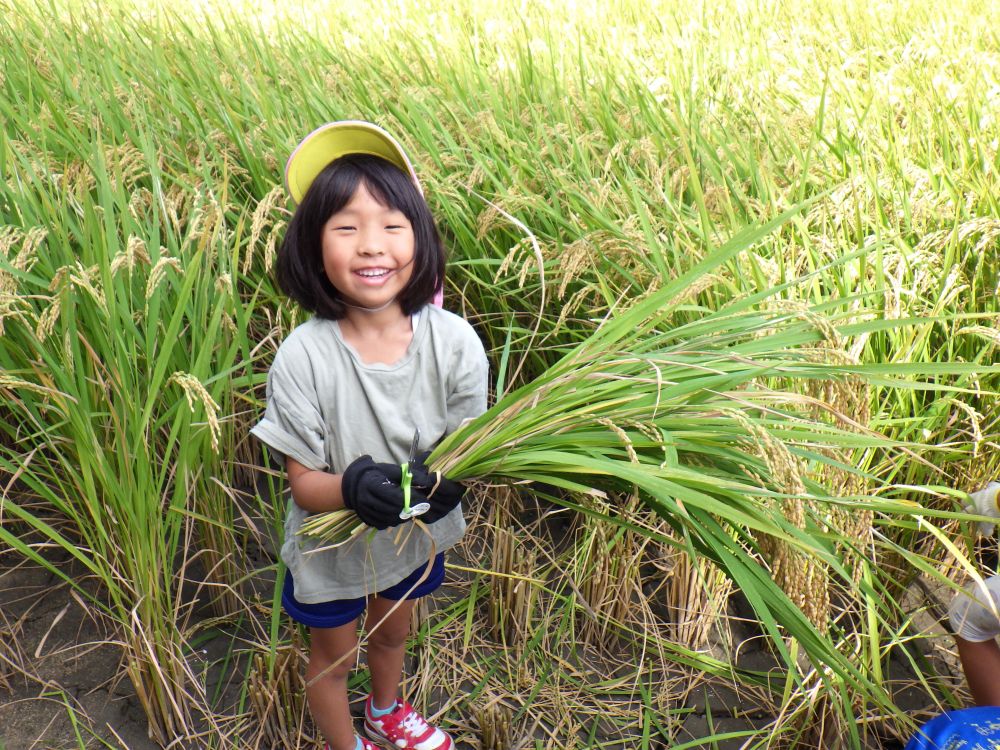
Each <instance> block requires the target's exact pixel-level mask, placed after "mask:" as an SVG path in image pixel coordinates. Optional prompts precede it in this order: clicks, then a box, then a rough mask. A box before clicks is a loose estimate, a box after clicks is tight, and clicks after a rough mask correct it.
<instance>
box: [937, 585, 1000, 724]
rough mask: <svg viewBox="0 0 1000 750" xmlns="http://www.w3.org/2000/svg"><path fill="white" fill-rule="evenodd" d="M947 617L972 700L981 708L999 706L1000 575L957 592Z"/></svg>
mask: <svg viewBox="0 0 1000 750" xmlns="http://www.w3.org/2000/svg"><path fill="white" fill-rule="evenodd" d="M948 615H949V618H950V619H951V626H952V629H953V630H954V631H955V643H956V644H957V645H958V656H959V658H960V659H961V660H962V670H963V671H964V672H965V679H966V680H968V682H969V690H970V691H971V692H972V699H973V700H974V701H975V702H976V705H978V706H1000V645H998V644H997V636H1000V576H993V577H991V578H987V579H986V580H985V581H984V585H983V586H980V585H979V583H978V582H976V581H973V582H972V583H971V584H969V585H968V586H967V587H966V588H965V589H964V590H963V591H960V592H958V594H956V595H955V599H954V601H952V604H951V608H950V609H949V612H948Z"/></svg>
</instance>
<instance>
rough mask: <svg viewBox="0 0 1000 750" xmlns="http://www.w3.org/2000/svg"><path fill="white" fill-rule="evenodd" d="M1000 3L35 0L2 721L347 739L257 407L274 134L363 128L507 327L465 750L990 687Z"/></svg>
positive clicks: (469, 458) (677, 742) (0, 636)
mask: <svg viewBox="0 0 1000 750" xmlns="http://www.w3.org/2000/svg"><path fill="white" fill-rule="evenodd" d="M998 11H1000V6H997V4H996V3H994V2H991V1H989V0H988V1H987V2H982V0H976V1H973V0H947V1H946V2H939V1H935V2H931V0H912V1H911V2H863V1H862V0H847V1H846V2H843V3H833V4H830V3H825V2H819V1H818V0H802V1H801V2H791V1H788V2H780V1H777V0H775V1H773V2H769V1H767V0H760V1H758V2H751V1H749V0H747V1H744V0H720V1H719V2H714V3H701V2H695V3H680V2H674V1H672V0H663V1H662V2H637V1H636V0H621V1H620V2H595V1H590V2H586V1H584V2H577V3H552V2H541V1H539V2H523V3H519V4H511V3H499V2H495V1H494V0H479V1H477V2H470V1H469V0H457V1H456V2H453V3H448V4H445V3H436V2H402V3H396V2H383V1H382V0H372V1H371V2H368V3H364V4H347V3H344V4H336V3H332V4H322V3H316V2H311V0H303V1H302V2H297V3H287V4H271V3H267V2H249V1H248V2H240V3H232V4H231V3H217V4H210V3H193V2H191V1H190V0H175V1H174V2H171V3H143V4H132V3H125V2H122V1H121V0H112V1H110V2H101V3H98V2H71V1H70V0H50V1H49V2H41V1H36V0H0V334H2V335H0V415H2V418H0V493H2V494H0V602H2V608H0V748H3V750H22V748H29V747H31V748H36V747H37V748H43V747H44V748H159V747H162V748H244V747H252V748H261V749H263V748H283V749H285V748H287V749H288V750H291V749H293V748H296V749H297V748H302V749H304V748H310V749H311V748H320V747H322V742H321V740H320V739H319V738H318V737H317V735H316V732H315V730H314V728H313V726H312V723H311V721H310V719H309V717H308V711H307V709H306V706H305V700H304V685H303V679H302V676H301V675H302V672H303V666H304V659H305V653H306V652H305V650H304V648H305V647H304V634H303V633H301V632H299V631H298V630H296V629H295V628H294V627H293V626H292V624H291V623H290V622H289V621H288V620H287V619H285V618H284V617H283V616H282V614H281V611H280V607H279V606H278V605H277V600H278V595H277V594H276V591H275V587H274V581H275V579H276V577H280V576H281V575H283V570H281V569H280V563H279V562H278V560H277V557H276V555H275V550H276V549H277V547H278V546H280V539H281V521H282V516H283V509H284V503H285V495H284V487H283V483H282V477H281V475H280V473H279V472H277V471H276V469H275V468H274V466H273V464H272V463H271V462H270V460H269V458H268V457H267V455H266V453H265V451H264V450H263V449H262V447H261V446H260V445H259V444H257V443H255V442H254V441H253V440H252V439H251V438H250V437H249V435H248V429H249V427H250V426H251V425H252V424H253V423H254V422H255V420H256V419H257V418H258V415H259V414H260V412H261V410H262V406H263V403H262V402H263V397H264V378H265V375H266V372H267V368H268V366H269V364H270V361H271V358H272V356H273V354H274V352H275V350H276V348H277V346H278V345H279V343H280V342H281V340H282V338H283V337H284V336H285V335H286V334H287V333H288V332H289V331H290V330H291V329H292V328H293V327H294V326H295V325H296V324H297V323H298V322H301V321H302V320H304V316H303V313H302V312H301V311H299V310H297V309H295V308H294V307H293V306H292V305H290V304H289V303H288V302H287V301H285V300H284V299H282V297H281V296H280V295H279V293H278V292H277V290H276V287H275V284H274V281H273V278H272V275H271V270H272V267H273V263H274V258H275V253H276V248H277V247H278V246H279V244H280V242H281V238H282V235H283V231H284V228H285V226H286V224H287V221H288V219H289V216H290V213H289V211H290V205H289V202H288V200H287V199H286V196H285V194H284V191H283V187H282V169H283V165H284V161H285V159H286V158H287V155H288V154H289V153H290V151H291V149H292V148H293V147H294V146H295V144H296V143H297V142H298V141H299V140H300V139H301V137H302V136H304V135H305V134H306V133H308V132H309V131H311V130H312V129H313V128H315V127H316V126H318V125H320V124H322V123H324V122H328V121H331V120H336V119H365V120H371V121H374V122H376V123H378V124H380V125H382V126H383V127H385V128H387V129H388V130H389V131H390V132H392V133H394V134H396V135H397V136H398V137H399V139H400V140H401V141H402V143H403V144H404V145H405V147H406V148H407V149H408V151H409V152H410V154H411V155H412V156H413V157H414V160H415V161H416V163H417V170H418V172H419V175H420V178H421V180H422V182H423V185H424V188H425V191H426V194H427V197H428V200H429V203H430V205H431V207H432V209H433V211H434V213H435V216H436V217H437V219H438V222H439V225H440V228H441V230H442V233H443V235H444V238H445V242H446V245H447V248H448V252H449V254H450V263H449V271H448V280H447V286H446V293H445V306H446V307H447V308H448V309H451V310H453V311H455V312H458V313H460V314H462V315H464V316H465V317H466V318H467V319H468V320H470V321H471V322H472V323H473V324H474V326H475V327H476V329H477V331H478V332H479V333H480V335H481V337H482V339H483V341H484V343H485V345H486V348H487V351H488V353H489V355H490V362H491V386H492V393H491V404H495V405H494V406H493V407H492V408H491V410H490V411H489V412H488V413H487V415H485V416H484V417H483V418H481V419H479V420H476V421H474V422H472V423H471V424H468V425H466V426H464V427H463V428H461V429H460V430H459V431H458V432H457V433H455V434H454V435H453V436H451V438H450V439H449V440H448V441H446V443H445V444H443V445H441V446H440V447H439V448H438V450H437V451H436V452H435V454H434V461H435V462H436V465H438V466H441V467H445V468H446V470H447V471H448V472H449V474H450V475H453V476H458V477H463V478H466V479H469V480H470V481H472V482H473V489H472V491H471V492H470V493H469V495H468V496H467V497H468V498H469V499H468V501H467V503H466V505H467V509H466V515H467V518H468V519H469V524H470V529H469V533H468V534H467V536H466V539H465V540H464V541H463V543H462V544H461V545H460V546H459V547H458V548H456V550H455V551H454V553H453V554H452V555H451V557H450V558H449V565H450V567H449V569H448V577H447V582H446V586H445V587H444V588H443V589H442V593H441V595H440V596H436V597H435V598H434V600H433V601H431V602H425V603H422V604H421V605H420V607H419V608H418V609H419V610H420V611H419V615H420V621H419V628H418V630H417V635H416V637H415V639H414V640H413V643H412V646H411V647H410V649H409V652H408V662H407V670H406V671H407V677H406V682H405V684H404V692H405V693H406V695H407V697H408V698H409V699H410V700H411V701H412V702H413V703H414V704H415V705H417V706H418V707H420V708H422V709H423V710H424V711H425V713H426V714H427V715H428V716H429V717H430V718H433V719H435V720H436V721H438V722H440V723H441V725H442V726H444V727H446V728H448V729H449V731H450V732H451V733H452V734H453V736H454V737H455V738H456V740H457V742H458V746H459V747H460V748H463V749H465V748H470V749H471V748H476V749H478V750H511V749H514V748H518V749H524V750H529V749H530V750H550V749H551V750H555V749H557V748H558V749H560V750H563V749H570V748H573V749H582V748H608V749H621V750H624V749H625V748H629V749H632V748H643V749H644V750H653V749H656V748H668V747H669V748H693V747H720V748H722V747H725V748H736V747H748V748H755V747H806V748H808V747H845V748H882V747H887V748H891V747H901V744H902V743H904V742H905V739H906V738H907V737H908V735H909V734H910V733H911V732H912V731H913V728H914V727H915V726H916V725H917V724H919V722H921V721H922V720H924V719H926V718H927V717H929V716H930V715H933V714H934V713H937V712H939V711H941V710H943V709H945V708H948V707H958V706H962V705H966V704H967V703H968V702H969V696H968V693H967V690H966V688H965V685H964V682H963V680H962V678H961V673H960V672H959V671H958V670H957V668H956V662H955V658H954V654H953V644H952V642H951V639H950V637H949V636H948V635H947V633H946V630H945V628H944V626H943V623H942V622H941V619H942V617H943V615H944V611H945V609H946V607H947V603H948V602H949V600H950V598H951V595H952V591H953V590H954V589H955V588H956V587H957V586H960V585H963V584H964V583H965V582H966V581H967V580H968V578H969V577H970V576H973V575H987V574H990V573H992V572H995V571H996V568H997V543H996V539H995V538H990V539H985V538H984V539H977V538H976V537H975V535H974V528H975V524H974V523H973V522H972V519H970V518H969V517H968V516H967V515H966V514H965V513H964V512H963V511H962V507H963V505H964V504H965V502H967V497H966V494H965V493H967V492H969V491H971V490H974V489H976V488H977V487H978V486H981V485H982V484H984V483H985V481H986V480H987V479H989V478H991V477H994V476H996V475H997V474H998V472H1000V458H998V456H1000V453H998V452H997V444H998V438H1000V408H998V401H997V390H998V386H1000V365H998V364H997V362H998V354H997V353H998V348H1000V303H998V296H1000V218H998V201H1000V175H998V168H1000V162H998V158H997V152H998V148H1000V34H998V32H997V27H996V23H995V20H996V18H997V12H998ZM367 685H368V677H367V672H366V671H365V670H364V668H363V666H362V668H361V669H359V670H358V671H357V673H356V676H355V677H354V678H352V681H351V690H352V697H353V698H357V699H359V700H360V699H361V698H362V697H363V696H364V694H365V693H366V690H367ZM358 705H360V704H358Z"/></svg>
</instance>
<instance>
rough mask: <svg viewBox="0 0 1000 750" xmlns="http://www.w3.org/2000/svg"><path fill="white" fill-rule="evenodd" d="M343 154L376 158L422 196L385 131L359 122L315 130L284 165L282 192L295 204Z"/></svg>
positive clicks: (399, 149) (399, 150) (401, 153)
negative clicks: (405, 178)
mask: <svg viewBox="0 0 1000 750" xmlns="http://www.w3.org/2000/svg"><path fill="white" fill-rule="evenodd" d="M347 154H368V155H370V156H380V157H382V158H383V159H385V160H386V161H389V162H391V163H393V164H395V165H396V166H397V167H399V168H400V169H401V170H403V172H405V173H406V174H408V175H409V176H410V179H412V180H413V183H414V184H415V185H416V186H417V190H420V192H421V193H423V189H422V188H421V186H420V180H418V179H417V173H416V172H415V171H414V170H413V164H411V163H410V159H409V157H408V156H407V155H406V152H405V151H403V147H402V146H400V145H399V143H398V142H397V141H396V139H395V138H393V137H392V136H391V135H389V134H388V133H387V132H386V131H385V130H383V129H382V128H380V127H379V126H378V125H375V124H373V123H370V122H364V121H363V120H341V121H339V122H330V123H327V124H326V125H323V126H321V127H318V128H316V130H314V131H313V132H311V133H310V134H309V135H307V136H306V137H305V138H303V139H302V142H301V143H300V144H299V145H298V146H296V147H295V150H294V151H293V152H292V155H291V156H289V157H288V163H287V164H286V165H285V188H286V189H287V190H288V194H289V195H290V196H291V197H292V200H293V201H294V202H295V203H296V204H298V203H301V202H302V198H303V197H304V196H305V194H306V192H307V191H308V190H309V186H310V185H312V183H313V180H315V179H316V176H317V175H319V173H320V172H322V171H323V169H324V168H326V165H327V164H329V163H330V162H332V161H334V160H335V159H339V158H340V157H341V156H346V155H347Z"/></svg>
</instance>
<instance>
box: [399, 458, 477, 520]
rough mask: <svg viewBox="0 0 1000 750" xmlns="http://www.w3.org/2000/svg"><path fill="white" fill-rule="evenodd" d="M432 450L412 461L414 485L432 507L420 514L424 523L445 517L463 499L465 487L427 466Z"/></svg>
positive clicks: (411, 468) (411, 470) (411, 469)
mask: <svg viewBox="0 0 1000 750" xmlns="http://www.w3.org/2000/svg"><path fill="white" fill-rule="evenodd" d="M428 456H430V451H427V452H426V453H422V454H421V455H419V456H418V457H417V458H416V459H414V460H413V461H411V462H410V473H411V474H412V475H413V483H412V485H411V486H412V487H413V489H414V490H415V491H417V492H419V493H420V494H421V495H423V496H424V497H425V498H426V502H427V503H428V504H429V505H430V506H431V507H430V509H429V510H428V511H427V512H426V513H424V514H423V515H421V516H418V518H420V520H421V521H423V522H424V523H434V522H435V521H437V520H439V519H441V518H444V517H445V516H446V515H448V514H449V513H451V511H452V510H454V509H455V506H456V505H458V504H459V503H460V502H461V501H462V496H463V495H464V494H465V487H464V486H463V485H461V484H459V483H458V482H455V481H452V480H451V479H448V477H446V476H445V475H444V474H442V473H441V472H439V471H431V470H430V469H429V468H427V457H428Z"/></svg>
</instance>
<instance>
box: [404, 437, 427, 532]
mask: <svg viewBox="0 0 1000 750" xmlns="http://www.w3.org/2000/svg"><path fill="white" fill-rule="evenodd" d="M419 445H420V428H419V427H417V428H416V429H415V430H414V431H413V442H412V443H410V459H409V461H406V462H405V463H402V464H400V467H401V468H402V470H403V472H402V476H401V477H400V481H399V486H400V487H402V488H403V510H402V511H401V512H400V514H399V517H400V518H401V519H403V520H404V521H408V520H409V519H411V518H414V517H415V516H422V515H423V514H424V513H426V512H427V511H429V510H430V509H431V504H430V503H417V504H416V505H414V506H413V507H412V508H411V507H410V484H411V483H412V482H413V475H412V474H411V473H410V462H412V461H416V460H417V448H418V447H419Z"/></svg>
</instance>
